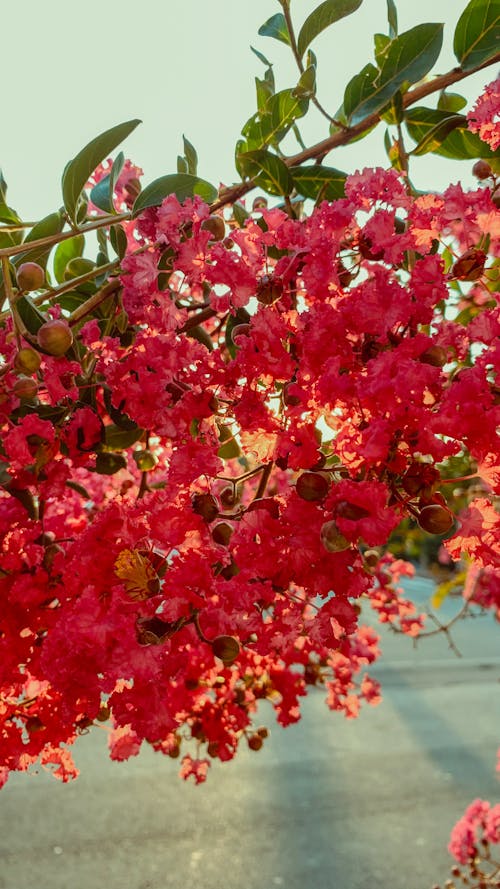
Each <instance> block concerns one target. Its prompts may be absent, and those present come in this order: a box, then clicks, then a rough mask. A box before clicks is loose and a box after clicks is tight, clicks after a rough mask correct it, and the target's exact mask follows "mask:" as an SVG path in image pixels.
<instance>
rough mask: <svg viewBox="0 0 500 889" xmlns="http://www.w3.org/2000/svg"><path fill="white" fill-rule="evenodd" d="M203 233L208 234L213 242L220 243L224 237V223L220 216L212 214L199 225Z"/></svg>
mask: <svg viewBox="0 0 500 889" xmlns="http://www.w3.org/2000/svg"><path fill="white" fill-rule="evenodd" d="M201 227H202V229H203V231H208V232H210V234H211V236H212V238H211V239H212V240H213V241H222V240H223V239H224V237H225V235H226V223H225V222H224V220H223V218H222V216H217V215H216V214H213V215H212V216H209V217H208V218H207V219H204V220H203V222H202V223H201Z"/></svg>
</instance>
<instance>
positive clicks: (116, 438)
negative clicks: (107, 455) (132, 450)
mask: <svg viewBox="0 0 500 889" xmlns="http://www.w3.org/2000/svg"><path fill="white" fill-rule="evenodd" d="M143 435H144V429H140V428H139V426H136V428H135V429H120V427H119V426H115V425H114V424H113V425H110V426H105V427H104V445H105V446H106V447H107V448H110V449H111V450H112V451H120V450H124V449H125V448H129V447H131V445H133V444H135V443H136V441H139V439H140V438H142V436H143Z"/></svg>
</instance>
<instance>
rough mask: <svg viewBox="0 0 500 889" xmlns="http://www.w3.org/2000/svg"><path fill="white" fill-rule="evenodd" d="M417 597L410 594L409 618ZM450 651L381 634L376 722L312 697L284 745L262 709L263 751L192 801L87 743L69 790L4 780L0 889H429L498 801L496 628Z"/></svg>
mask: <svg viewBox="0 0 500 889" xmlns="http://www.w3.org/2000/svg"><path fill="white" fill-rule="evenodd" d="M410 585H411V582H410ZM430 589H431V587H430V585H429V584H426V583H425V582H423V581H421V580H417V581H414V582H413V591H412V592H413V595H414V596H415V597H416V598H419V597H420V600H421V601H422V602H424V600H425V598H426V597H427V595H428V594H429V591H430ZM459 607H460V601H459V600H450V601H449V602H446V603H445V605H444V606H443V609H442V610H441V612H440V617H441V618H442V619H443V620H445V619H446V618H449V616H450V615H452V614H453V613H454V612H456V610H457V609H458V608H459ZM454 641H455V644H456V645H457V647H458V648H459V649H460V651H461V652H462V657H461V658H457V656H456V655H455V654H454V653H453V652H452V651H451V650H450V649H449V648H448V646H447V642H446V639H445V637H444V636H443V635H442V634H439V635H437V636H434V637H432V638H430V639H427V640H422V642H421V643H419V644H418V645H417V647H416V648H415V649H414V648H413V647H412V643H411V640H408V639H407V638H406V637H405V638H401V637H399V636H394V635H393V634H390V633H389V632H387V631H384V632H383V643H384V649H385V659H384V661H382V662H381V663H380V664H379V665H376V666H374V668H372V673H373V674H374V675H375V674H376V675H377V678H379V679H380V680H381V682H382V684H383V695H384V700H383V702H382V704H381V705H380V706H378V707H368V706H366V707H365V708H364V709H363V710H362V712H361V715H360V717H359V718H358V719H357V720H354V721H347V720H345V719H344V718H343V717H342V716H340V715H338V714H335V713H330V712H329V711H328V709H327V708H326V705H325V703H324V695H323V694H322V692H321V691H320V690H314V691H313V693H312V694H311V695H310V696H309V698H308V699H307V700H306V701H305V703H304V707H303V719H302V720H301V722H300V723H299V724H298V725H296V726H292V727H290V728H288V729H285V730H284V729H280V728H279V727H277V726H273V724H272V721H271V714H270V713H269V711H267V712H266V709H265V707H263V709H262V714H261V720H262V722H263V723H266V717H268V720H267V724H268V725H271V726H272V731H271V735H270V737H269V739H268V740H267V741H266V742H265V745H264V747H263V749H262V750H260V751H259V752H253V753H252V752H250V751H247V750H242V753H241V754H240V755H239V756H238V757H237V759H236V760H235V761H234V762H233V763H229V764H224V765H221V764H219V763H214V765H213V766H212V768H211V770H210V774H209V778H208V781H207V783H206V784H205V785H202V786H200V787H194V786H192V785H191V784H190V783H185V782H182V781H181V780H180V779H179V778H178V777H177V768H178V762H177V763H176V762H175V761H172V760H170V759H168V758H165V757H162V756H161V755H159V754H154V753H153V752H152V751H151V750H150V749H149V748H148V749H145V750H144V751H142V752H141V754H140V755H139V756H138V757H136V758H135V759H133V760H129V761H128V762H127V763H113V762H111V761H109V759H107V756H106V733H105V731H104V730H102V729H101V730H99V729H96V730H95V731H93V732H92V733H91V734H89V735H88V736H85V737H82V738H81V739H80V740H79V742H78V745H77V747H76V749H75V754H76V757H75V758H76V760H77V764H78V766H79V767H80V768H81V776H80V778H79V779H78V780H77V781H76V782H73V783H72V784H69V785H61V784H60V783H59V782H57V781H55V780H54V779H53V778H51V777H50V776H48V775H46V774H45V773H41V774H38V775H33V776H27V775H14V776H12V777H11V778H10V779H9V782H8V783H7V785H6V786H5V788H4V789H3V790H2V791H1V794H0V889H69V887H72V889H90V887H105V889H276V887H283V889H430V887H431V886H432V885H433V884H434V883H436V882H441V883H442V884H443V883H444V881H445V879H446V878H447V877H448V876H449V867H450V865H451V863H452V862H451V859H450V857H449V855H448V853H447V852H446V844H447V842H448V837H449V832H450V829H451V827H452V826H453V824H454V822H455V821H456V820H457V819H458V817H460V815H461V814H462V812H463V810H464V808H465V807H466V806H467V805H468V804H469V802H471V801H472V800H473V799H474V798H476V797H483V798H486V799H488V798H489V799H491V800H494V799H495V798H496V799H497V800H498V799H499V798H500V787H499V785H498V780H497V778H496V776H495V761H496V749H497V747H498V743H499V740H500V719H499V704H498V690H499V689H498V681H499V680H498V677H499V673H500V646H499V641H500V632H499V628H498V625H496V626H495V624H494V621H493V620H492V618H491V616H488V617H478V618H476V619H474V620H471V621H467V622H459V623H457V625H456V627H455V632H454ZM265 706H267V705H265Z"/></svg>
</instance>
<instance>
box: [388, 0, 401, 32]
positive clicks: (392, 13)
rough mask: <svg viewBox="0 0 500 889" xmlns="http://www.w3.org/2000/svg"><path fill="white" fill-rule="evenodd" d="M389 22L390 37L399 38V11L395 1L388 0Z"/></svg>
mask: <svg viewBox="0 0 500 889" xmlns="http://www.w3.org/2000/svg"><path fill="white" fill-rule="evenodd" d="M387 21H388V23H389V37H390V38H391V40H392V38H393V37H397V33H398V11H397V9H396V4H395V3H394V0H387Z"/></svg>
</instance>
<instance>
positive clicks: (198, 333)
mask: <svg viewBox="0 0 500 889" xmlns="http://www.w3.org/2000/svg"><path fill="white" fill-rule="evenodd" d="M186 336H188V337H191V338H192V339H193V340H197V341H198V342H199V343H201V344H202V346H205V347H206V348H207V349H208V351H209V352H213V350H214V344H213V342H212V337H211V336H210V334H209V332H208V330H205V328H204V327H203V325H202V324H197V326H196V327H192V328H191V329H190V330H188V332H187V334H186Z"/></svg>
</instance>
